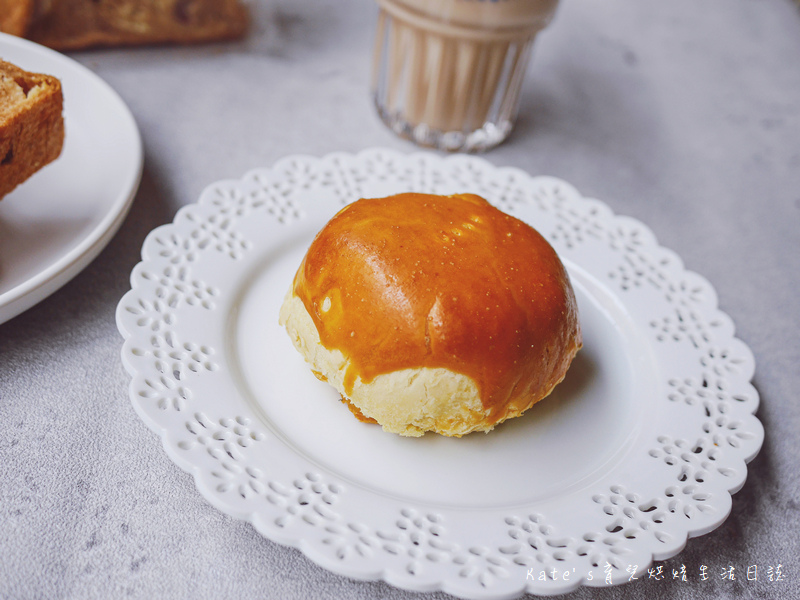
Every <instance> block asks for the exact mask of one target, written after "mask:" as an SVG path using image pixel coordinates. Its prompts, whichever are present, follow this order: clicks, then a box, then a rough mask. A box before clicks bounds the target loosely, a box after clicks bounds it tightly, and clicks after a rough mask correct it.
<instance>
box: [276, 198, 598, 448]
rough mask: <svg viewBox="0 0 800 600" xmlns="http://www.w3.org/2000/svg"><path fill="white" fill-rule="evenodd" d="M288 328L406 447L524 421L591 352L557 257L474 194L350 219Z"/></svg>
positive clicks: (355, 402)
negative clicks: (431, 436)
mask: <svg viewBox="0 0 800 600" xmlns="http://www.w3.org/2000/svg"><path fill="white" fill-rule="evenodd" d="M280 320H281V323H282V324H284V325H285V326H286V328H287V330H288V331H289V334H290V336H291V338H292V341H293V343H294V344H295V346H296V347H297V348H298V350H300V352H301V353H302V354H303V356H304V357H305V358H306V360H308V362H309V363H310V364H311V368H312V370H313V371H314V372H315V373H317V375H318V377H320V378H321V379H324V380H327V381H328V382H330V383H331V384H332V385H333V386H334V387H336V388H337V389H338V390H339V391H340V393H341V394H342V395H343V397H344V398H346V399H347V400H348V401H349V404H351V405H352V406H353V407H354V408H355V409H356V410H357V411H358V412H360V413H362V414H363V416H364V417H366V418H371V419H375V420H376V421H377V422H378V423H380V424H381V425H382V426H383V427H384V429H387V430H388V431H394V432H396V433H400V434H402V435H422V433H424V432H425V431H435V432H437V433H441V434H443V435H455V436H460V435H464V434H465V433H469V432H471V431H488V430H490V429H492V428H493V427H494V426H495V425H496V424H497V423H500V422H501V421H503V420H505V419H507V418H510V417H515V416H519V415H520V414H522V413H523V412H524V411H525V410H527V409H528V408H530V407H531V406H532V405H533V404H534V403H536V402H538V401H539V400H541V399H542V398H544V397H545V396H547V395H548V394H549V393H550V392H551V391H552V389H553V387H554V386H555V385H556V384H558V383H559V382H560V381H561V380H562V379H563V378H564V375H565V374H566V372H567V369H568V367H569V365H570V363H571V361H572V359H573V357H574V356H575V354H576V352H577V351H578V349H579V348H580V347H581V343H582V342H581V332H580V324H579V322H578V311H577V304H576V301H575V296H574V293H573V290H572V287H571V285H570V282H569V278H568V276H567V273H566V271H565V269H564V267H563V265H562V264H561V261H560V260H559V259H558V256H557V255H556V253H555V251H554V250H553V249H552V247H551V246H550V245H549V244H548V243H547V242H546V241H545V240H544V238H542V237H541V236H540V235H539V234H538V233H537V232H536V231H535V230H534V229H532V228H531V227H530V226H528V225H527V224H525V223H523V222H522V221H519V220H518V219H515V218H513V217H511V216H509V215H507V214H505V213H503V212H501V211H500V210H498V209H496V208H494V207H493V206H492V205H490V204H489V203H488V202H486V201H485V200H484V199H482V198H480V197H479V196H475V195H472V194H459V195H455V196H433V195H426V194H399V195H397V196H391V197H388V198H379V199H368V200H359V201H358V202H355V203H353V204H351V205H349V206H347V207H346V208H344V209H342V210H341V211H340V212H339V213H338V214H337V215H336V216H335V217H334V218H333V219H332V220H331V221H330V222H329V223H328V224H327V225H326V226H325V227H324V228H323V229H322V231H320V232H319V234H317V237H316V238H315V239H314V241H313V243H312V244H311V247H310V248H309V250H308V252H307V254H306V256H305V258H304V259H303V262H302V264H301V265H300V268H299V269H298V271H297V274H296V276H295V279H294V283H293V286H292V289H291V290H290V292H289V293H288V294H287V297H286V301H285V302H284V305H283V307H282V309H281V319H280ZM354 412H356V411H354Z"/></svg>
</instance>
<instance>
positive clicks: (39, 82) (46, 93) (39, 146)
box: [0, 60, 64, 198]
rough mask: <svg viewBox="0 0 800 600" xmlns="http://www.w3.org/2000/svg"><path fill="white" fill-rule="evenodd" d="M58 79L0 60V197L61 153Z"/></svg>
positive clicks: (62, 127) (62, 132)
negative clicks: (30, 71)
mask: <svg viewBox="0 0 800 600" xmlns="http://www.w3.org/2000/svg"><path fill="white" fill-rule="evenodd" d="M62 105H63V98H62V94H61V82H59V80H58V79H56V78H55V77H51V76H50V75H41V74H38V73H29V72H27V71H23V70H22V69H20V68H19V67H17V66H16V65H13V64H11V63H8V62H4V61H2V60H0V198H2V197H3V196H5V195H6V194H8V193H9V192H10V191H11V190H13V189H14V188H15V187H17V186H18V185H19V184H20V183H22V182H23V181H25V180H26V179H28V177H30V176H31V175H33V174H34V173H35V172H36V171H38V170H39V169H41V168H42V167H43V166H45V165H46V164H48V163H50V162H52V161H54V160H55V159H56V158H58V155H59V154H61V148H62V146H63V145H64V120H63V118H62V116H61V110H62Z"/></svg>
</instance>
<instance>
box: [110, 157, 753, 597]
mask: <svg viewBox="0 0 800 600" xmlns="http://www.w3.org/2000/svg"><path fill="white" fill-rule="evenodd" d="M398 186H401V187H402V186H405V189H408V190H416V191H431V192H436V193H444V192H443V191H442V190H444V191H447V190H453V191H473V192H475V193H478V194H480V195H482V196H484V197H486V198H487V199H488V200H490V201H491V202H493V203H495V204H497V205H498V206H500V208H502V209H504V210H506V211H507V212H509V213H510V214H512V215H514V216H517V217H518V218H522V219H523V220H531V219H533V218H534V217H535V221H536V228H537V229H538V230H539V231H540V232H541V233H542V234H543V235H545V237H547V238H548V240H549V241H550V242H551V243H552V244H553V245H554V247H556V249H557V251H558V252H559V254H560V255H561V256H562V257H563V258H564V259H565V261H571V262H573V263H574V264H575V265H577V266H579V267H580V268H581V269H585V270H586V271H587V272H588V273H590V274H591V275H592V276H593V277H597V278H598V279H602V280H603V284H604V285H605V286H608V287H613V289H614V290H615V292H614V293H615V297H616V298H617V299H618V300H619V302H620V303H621V304H622V305H623V306H624V307H625V309H626V310H627V311H629V312H630V314H631V315H632V317H631V318H632V319H633V320H635V322H636V324H637V326H638V327H639V328H640V332H641V335H642V336H643V339H645V338H646V339H647V342H648V344H649V346H648V347H649V348H650V350H651V351H652V354H653V357H654V360H655V364H657V365H658V367H659V369H663V370H665V372H664V373H661V371H660V370H659V375H663V378H662V380H661V381H660V384H659V389H657V390H653V398H656V400H654V404H653V407H654V408H652V410H653V411H654V413H655V414H654V415H653V417H652V418H651V419H650V420H649V421H648V422H646V423H644V424H641V431H640V432H639V433H638V434H637V436H638V437H637V438H636V440H637V441H635V442H633V443H634V445H635V444H640V445H641V446H642V447H641V448H640V447H638V446H636V448H635V449H636V450H637V451H638V450H642V452H641V454H636V456H633V455H632V454H631V455H630V456H628V455H626V458H625V461H623V462H622V463H621V466H620V464H617V465H615V466H613V467H610V468H609V472H608V473H605V474H603V476H601V477H599V478H598V479H597V480H596V481H593V482H592V484H591V485H592V486H594V487H592V489H591V490H589V489H582V490H578V491H570V492H569V493H568V494H565V498H559V499H558V502H552V501H549V500H544V501H536V502H533V503H523V505H519V506H516V507H508V506H504V507H499V508H487V509H469V510H461V509H459V510H448V509H447V508H441V507H437V506H436V504H435V503H430V504H426V503H424V502H419V503H416V504H414V503H411V504H412V505H411V506H409V505H408V504H409V503H408V502H405V501H403V502H396V501H395V500H394V499H390V500H386V501H385V502H384V505H381V506H378V507H375V506H373V504H375V502H374V500H375V495H374V493H373V492H371V491H369V490H364V489H358V486H353V485H350V484H349V483H348V482H347V481H345V480H341V479H339V478H337V477H336V476H332V475H331V474H329V473H325V472H324V469H322V470H321V469H318V468H317V467H315V466H314V465H313V464H309V463H308V461H307V460H306V459H305V458H304V457H301V456H298V455H297V454H296V453H294V451H293V450H292V449H291V448H287V447H286V446H283V445H281V444H282V443H281V441H280V439H278V438H279V436H277V435H274V432H272V431H271V430H269V428H265V427H264V426H263V424H261V423H260V422H259V419H258V418H257V417H256V416H254V415H253V413H252V411H249V409H248V405H247V403H246V401H244V400H240V399H233V400H231V399H230V398H227V397H226V401H229V400H230V401H233V402H234V404H236V406H235V408H236V409H237V410H236V411H234V412H235V414H225V415H218V414H214V415H213V416H208V414H206V413H209V412H211V411H210V410H208V403H207V401H206V399H205V398H204V397H203V394H206V396H209V395H210V394H211V393H210V392H206V391H201V392H199V393H198V392H197V389H198V388H196V387H194V385H193V384H194V383H195V381H199V380H200V378H202V380H203V383H204V386H203V387H204V389H205V388H206V387H207V388H208V389H213V390H214V393H217V394H223V393H228V394H230V393H231V390H234V391H233V394H234V395H237V392H236V389H235V385H233V384H232V383H231V384H230V385H232V386H233V387H226V386H228V384H229V382H228V380H229V379H231V378H232V377H233V375H231V370H232V369H233V368H234V367H232V366H231V365H229V364H227V362H226V357H225V356H224V353H220V352H219V351H217V350H215V348H220V347H222V348H224V347H225V344H226V342H225V340H224V339H223V337H224V332H221V333H220V334H219V336H218V337H215V336H216V335H217V334H215V333H208V332H206V335H207V336H209V338H214V339H213V340H212V341H211V342H209V341H208V340H202V341H201V342H202V343H198V342H197V341H194V340H188V339H185V338H186V336H184V335H183V333H184V332H185V331H186V330H187V329H191V330H192V331H197V330H199V329H198V328H200V329H202V325H199V323H201V322H202V320H198V319H199V318H200V317H198V315H202V317H203V318H205V316H206V315H205V313H208V311H209V310H214V309H216V308H218V307H219V308H220V310H221V312H222V313H223V314H227V313H226V312H225V310H226V307H227V309H230V307H231V306H233V304H232V303H233V302H235V300H231V299H227V298H226V297H225V294H224V290H225V289H226V282H228V283H231V282H233V281H234V279H235V278H236V277H237V275H235V271H236V269H230V268H221V266H224V265H229V264H232V263H231V261H234V263H235V261H237V260H241V261H242V263H240V264H250V263H247V261H248V260H251V259H250V258H248V252H250V250H251V249H252V247H253V243H252V240H251V239H250V237H249V236H248V235H243V234H242V231H244V232H250V233H251V234H252V232H253V230H251V229H248V227H251V226H252V225H251V223H252V222H253V221H258V225H259V227H266V228H267V229H268V231H269V233H270V234H272V235H274V236H276V237H275V239H276V240H277V241H275V242H273V244H278V243H280V241H281V240H284V239H286V236H287V235H289V234H291V232H292V231H293V230H292V225H293V224H296V223H297V222H299V221H302V220H303V219H305V218H306V216H305V214H304V210H305V208H306V206H307V204H309V203H315V206H316V200H313V198H315V197H318V196H325V197H326V200H325V201H319V202H320V206H325V207H326V208H327V209H328V210H329V211H330V210H332V209H335V208H336V207H341V206H342V205H344V204H346V203H347V202H349V201H352V200H355V199H357V198H358V197H361V196H362V194H361V192H364V191H365V190H375V189H385V188H387V187H388V188H390V189H395V190H396V192H399V191H405V189H397V187H398ZM454 186H458V188H459V189H458V190H454V189H453V187H454ZM396 192H395V193H396ZM368 195H377V194H368ZM332 214H333V213H332V212H331V213H330V216H332ZM262 221H263V222H262ZM287 232H289V233H288V234H287ZM282 236H283V237H282ZM598 248H601V249H605V250H604V251H605V252H606V254H605V255H604V256H599V257H598V254H602V253H601V252H598ZM251 254H252V253H251ZM243 257H244V258H243ZM609 257H611V258H616V259H618V260H617V261H616V262H615V261H613V260H612V261H610V262H609V261H608V260H607V259H608V258H609ZM252 260H255V258H253V259H252ZM204 261H205V262H204ZM211 265H213V266H211ZM204 268H205V269H206V272H212V273H214V274H215V277H218V278H219V280H218V281H204V280H202V278H196V272H197V271H203V269H204ZM243 268H244V267H241V266H240V267H238V269H239V270H241V269H243ZM223 271H224V272H225V273H223ZM231 272H234V274H233V275H231ZM231 278H233V279H231ZM239 285H240V284H239ZM656 309H658V310H656ZM659 311H660V312H659ZM116 317H117V325H118V328H119V330H120V332H121V334H122V336H123V337H124V339H125V343H124V345H123V348H122V362H123V365H124V366H125V369H126V370H127V371H128V373H129V374H130V375H131V377H132V380H131V384H130V389H129V392H130V397H131V401H132V403H133V405H134V408H135V410H136V412H137V414H138V415H139V416H140V418H142V420H143V421H144V422H145V423H146V424H147V425H148V427H150V429H152V430H153V431H154V432H155V433H157V434H158V435H159V436H160V438H161V440H162V444H163V446H164V448H165V450H166V452H167V454H168V455H169V456H170V458H171V459H172V460H173V461H174V462H175V463H176V464H177V465H178V466H180V467H181V468H182V469H184V470H185V471H187V472H189V473H191V474H192V475H193V477H194V480H195V483H196V485H197V488H198V490H199V491H200V493H201V494H202V495H203V496H204V497H205V498H206V499H207V500H208V501H209V502H210V503H211V504H212V505H214V506H215V507H216V508H218V509H220V510H221V511H223V512H225V513H226V514H229V515H231V516H234V517H236V518H239V519H244V520H247V521H249V522H250V523H252V524H253V526H254V527H255V528H256V529H257V530H258V531H259V532H260V533H262V534H263V535H265V536H266V537H267V538H269V539H271V540H273V541H276V542H279V543H281V544H284V545H290V546H293V547H296V548H299V549H300V550H301V551H302V552H303V553H304V554H305V555H306V556H307V557H309V558H310V559H312V560H313V561H314V562H316V563H318V564H320V565H321V566H323V567H325V568H327V569H329V570H332V571H334V572H337V573H339V574H342V575H346V576H349V577H355V578H359V579H382V580H384V581H386V582H388V583H390V584H392V585H395V586H398V587H401V588H404V589H408V590H413V591H433V590H442V591H445V592H448V593H451V594H453V595H455V596H460V597H463V598H487V599H488V598H492V599H497V598H514V597H517V596H519V595H521V594H523V593H526V592H528V593H538V594H545V595H552V594H559V593H564V592H568V591H571V590H574V589H575V588H577V587H578V586H580V585H587V586H604V585H608V584H618V583H622V582H624V581H627V579H628V576H629V575H633V574H636V575H637V576H638V575H640V574H641V573H642V572H644V570H645V569H646V568H647V567H648V566H649V565H650V564H651V563H652V561H653V560H663V559H666V558H669V557H671V556H674V555H675V554H677V553H678V552H679V551H680V550H681V549H682V548H683V547H684V545H685V543H686V540H687V538H688V537H692V536H697V535H703V534H705V533H707V532H709V531H711V530H713V529H714V528H716V527H718V526H719V525H720V524H721V523H722V522H723V521H724V520H725V518H727V515H728V514H729V511H730V505H731V494H733V493H735V492H736V491H738V490H739V489H740V488H741V486H742V485H743V484H744V481H745V478H746V474H747V468H746V463H747V462H749V461H750V460H752V459H753V458H754V457H755V456H756V454H757V453H758V451H759V450H760V447H761V444H762V443H763V436H764V432H763V427H762V426H761V423H760V421H759V420H758V419H757V418H756V417H755V415H754V413H755V411H756V409H757V408H758V402H759V398H758V394H757V392H756V390H755V389H754V388H753V386H752V385H751V383H750V380H751V379H752V376H753V373H754V370H755V360H754V357H753V355H752V353H751V352H750V350H749V348H748V347H747V346H746V345H745V344H744V343H742V342H741V341H740V340H738V339H737V338H736V337H735V335H734V327H733V322H732V321H731V319H730V318H729V317H728V316H727V315H725V314H724V313H722V312H721V311H719V309H718V306H717V297H716V293H715V292H714V290H713V287H712V286H711V284H710V283H709V282H708V281H707V280H705V279H704V278H702V277H701V276H699V275H697V274H696V273H693V272H691V271H688V270H686V269H684V266H683V263H682V261H681V260H680V258H679V257H678V256H677V255H676V254H675V253H674V252H672V251H670V250H667V249H665V248H663V247H661V246H659V245H658V243H657V241H656V239H655V236H654V235H653V233H652V232H651V231H650V230H649V229H648V228H647V227H646V226H645V225H643V224H642V223H641V222H639V221H637V220H635V219H632V218H629V217H624V216H618V215H614V214H613V212H612V211H611V210H610V208H609V207H608V206H607V205H606V204H604V203H602V202H600V201H598V200H595V199H591V198H584V197H582V196H580V194H579V193H578V192H577V191H576V190H574V188H572V187H571V186H570V185H569V184H567V183H566V182H563V181H561V180H559V179H555V178H552V177H531V176H530V175H528V174H527V173H525V172H524V171H521V170H519V169H516V168H510V167H495V166H493V165H491V164H490V163H489V162H487V161H486V160H485V159H483V158H478V157H475V156H466V155H452V156H447V157H441V156H438V155H435V154H432V153H427V152H417V153H412V154H403V153H400V152H396V151H392V150H387V149H380V148H373V149H368V150H364V151H362V152H360V153H358V154H347V153H334V154H329V155H326V156H324V157H321V158H315V157H310V156H306V155H294V156H289V157H286V158H284V159H282V160H281V161H278V162H277V163H275V164H274V165H273V166H272V167H270V168H262V169H255V170H252V171H250V172H248V173H247V174H245V176H244V177H242V178H241V179H239V180H224V181H220V182H216V183H214V184H211V185H210V186H209V187H207V188H206V190H205V191H204V192H203V193H202V194H201V196H200V200H199V201H198V203H196V204H192V205H189V206H186V207H183V208H182V209H181V210H180V211H179V212H178V214H177V215H176V217H175V220H174V222H173V223H171V224H167V225H162V226H161V227H158V228H157V229H155V230H154V231H153V232H151V234H150V235H148V237H147V239H146V240H145V242H144V244H143V249H142V262H140V263H139V264H138V265H137V266H136V267H135V268H134V269H133V272H132V274H131V290H130V291H129V292H128V293H126V294H125V296H124V297H123V298H122V299H121V301H120V303H119V305H118V307H117V313H116ZM176 323H178V325H182V326H184V327H185V329H184V330H180V329H179V327H178V326H177V325H175V324H176ZM184 323H186V324H185V325H184ZM189 324H191V326H189ZM223 329H224V327H223ZM209 331H210V330H209ZM664 367H667V368H666V369H664ZM226 378H227V379H226ZM237 403H238V404H237ZM198 406H199V407H200V408H197V407H198ZM203 407H205V409H203ZM654 421H657V422H658V427H661V428H663V429H666V431H661V430H660V429H659V430H658V431H657V430H656V425H655V424H654V423H653V422H654ZM639 425H640V423H637V426H639ZM659 432H660V434H659ZM645 437H646V438H648V439H647V440H646V443H640V438H641V439H643V438H645ZM256 446H257V447H258V448H259V449H260V451H259V452H256V451H251V448H253V447H256ZM266 449H269V452H271V453H273V455H274V456H280V458H281V460H280V461H278V460H273V461H272V462H271V463H269V464H268V465H266V466H265V464H264V462H263V460H262V453H263V454H267V452H265V450H266ZM637 466H638V467H643V466H644V467H646V468H650V469H655V470H657V471H658V476H656V477H654V478H650V479H648V478H644V479H641V478H637V477H635V476H632V475H631V473H630V472H632V471H634V470H635V469H634V467H637ZM267 471H269V472H267ZM612 476H613V478H612ZM601 483H602V485H601ZM631 486H636V488H634V487H631ZM591 492H594V493H591ZM343 503H344V504H343ZM556 504H558V506H556ZM562 504H565V505H570V506H568V507H566V508H565V507H563V506H561V505H562ZM370 511H372V512H373V513H375V514H374V515H373V516H372V517H371V519H372V521H373V522H375V521H377V522H378V523H382V524H383V525H380V524H379V525H372V524H370V523H364V522H362V520H361V519H360V517H359V518H353V517H352V515H353V514H357V515H364V514H367V513H369V512H370ZM570 511H571V512H570ZM565 514H568V515H569V519H568V521H565V519H566V518H567V517H565ZM376 515H377V516H376ZM465 515H466V516H465ZM465 532H466V533H465ZM465 536H466V539H465ZM476 540H477V541H476ZM487 540H488V541H487ZM570 569H571V570H570ZM579 569H580V570H579ZM590 573H591V575H590ZM531 575H533V577H531ZM542 577H543V578H542Z"/></svg>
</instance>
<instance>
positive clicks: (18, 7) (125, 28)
mask: <svg viewBox="0 0 800 600" xmlns="http://www.w3.org/2000/svg"><path fill="white" fill-rule="evenodd" d="M4 2H5V3H8V4H10V5H11V6H10V8H9V14H10V12H11V10H12V9H13V11H14V13H15V16H14V17H13V18H8V19H7V20H8V25H6V24H5V23H4V20H0V30H2V31H6V32H7V33H13V34H15V35H20V36H25V37H27V38H29V39H31V40H33V41H35V42H38V43H40V44H43V45H45V46H49V47H50V48H54V49H56V50H80V49H84V48H90V47H98V46H131V45H143V44H166V43H178V44H193V43H200V42H210V41H218V40H227V39H234V38H238V37H241V36H242V35H243V34H244V33H245V31H246V29H247V23H248V16H247V11H246V10H245V8H244V6H243V5H242V4H241V3H240V1H239V0H0V6H2V4H3V3H4ZM17 13H18V14H17ZM5 27H8V28H9V29H6V28H5ZM12 28H13V29H12Z"/></svg>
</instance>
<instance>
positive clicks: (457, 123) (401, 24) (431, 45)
mask: <svg viewBox="0 0 800 600" xmlns="http://www.w3.org/2000/svg"><path fill="white" fill-rule="evenodd" d="M377 3H378V5H379V7H380V13H379V16H378V27H377V33H376V40H375V58H374V64H373V72H372V92H373V95H374V100H375V106H376V108H377V110H378V113H379V115H380V117H381V119H383V121H384V122H385V123H386V124H387V125H388V126H389V127H390V128H391V129H392V130H393V131H395V132H396V133H397V134H398V135H400V136H402V137H405V138H408V139H411V140H413V141H414V142H416V143H417V144H420V145H422V146H430V147H434V148H439V149H441V150H449V151H467V152H469V151H481V150H487V149H489V148H491V147H493V146H496V145H497V144H499V143H500V142H502V141H503V140H504V139H506V137H507V136H508V134H509V133H510V132H511V129H512V127H513V124H514V120H515V119H516V116H517V111H518V108H519V94H520V89H521V88H522V81H523V78H524V76H525V69H526V66H527V64H528V60H529V58H530V55H531V48H532V47H533V42H534V39H535V38H536V35H537V34H538V33H539V32H540V31H541V30H542V29H544V28H545V27H546V26H547V25H548V23H549V22H550V20H551V19H552V17H553V14H554V13H555V9H556V5H557V4H558V0H377Z"/></svg>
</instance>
